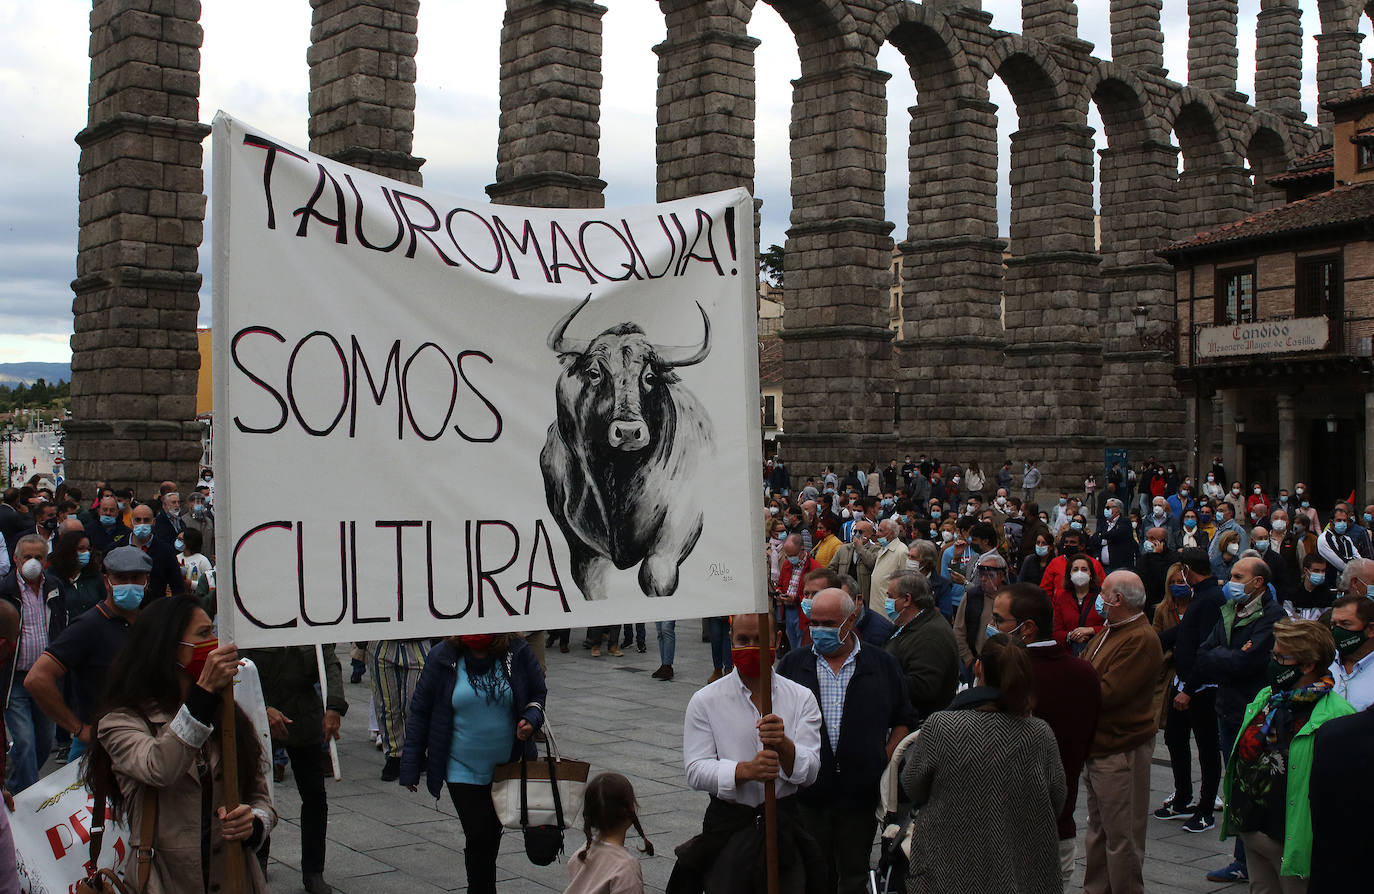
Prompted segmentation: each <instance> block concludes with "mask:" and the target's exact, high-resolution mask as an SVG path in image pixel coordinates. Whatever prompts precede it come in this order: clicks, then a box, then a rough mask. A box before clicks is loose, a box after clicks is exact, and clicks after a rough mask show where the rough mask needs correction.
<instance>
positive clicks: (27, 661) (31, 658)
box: [14, 574, 48, 671]
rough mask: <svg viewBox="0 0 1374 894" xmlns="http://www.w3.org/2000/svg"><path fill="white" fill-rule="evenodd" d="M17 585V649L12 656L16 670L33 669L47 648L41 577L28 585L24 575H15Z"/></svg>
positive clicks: (46, 623)
mask: <svg viewBox="0 0 1374 894" xmlns="http://www.w3.org/2000/svg"><path fill="white" fill-rule="evenodd" d="M15 579H16V581H17V583H18V584H19V601H20V606H19V648H18V650H17V651H16V653H15V656H14V666H15V668H16V669H17V670H20V671H26V670H28V669H29V668H31V667H33V663H34V662H35V661H37V660H38V656H39V655H42V654H43V650H44V649H46V648H47V647H48V619H47V618H46V617H45V615H46V614H47V606H45V605H44V604H43V577H42V576H41V575H40V576H39V578H38V581H37V583H34V584H30V583H29V582H28V581H27V580H25V579H24V575H22V574H16V575H15Z"/></svg>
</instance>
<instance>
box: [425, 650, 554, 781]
mask: <svg viewBox="0 0 1374 894" xmlns="http://www.w3.org/2000/svg"><path fill="white" fill-rule="evenodd" d="M458 657H459V653H458V650H457V649H456V648H454V646H453V644H452V643H450V642H449V641H448V640H444V641H442V642H440V643H439V645H437V646H435V647H434V648H433V649H431V650H430V653H429V655H428V657H426V658H425V669H424V670H423V671H421V672H420V680H419V682H417V683H416V684H415V695H414V696H413V697H412V698H411V700H410V705H409V710H407V712H406V738H405V745H404V746H403V747H402V749H401V785H416V784H418V783H419V781H420V773H421V771H424V774H425V782H426V787H427V788H428V789H429V793H430V794H431V795H433V796H434V797H436V798H437V797H439V793H440V792H441V791H442V790H443V787H444V779H445V778H446V776H447V773H448V755H449V746H450V745H451V744H452V741H453V687H454V686H455V685H456V684H457V683H458ZM501 666H502V667H503V668H504V669H505V672H506V679H507V680H509V681H510V687H511V694H512V696H513V698H512V700H511V705H512V713H511V720H510V740H511V755H510V759H511V760H512V761H516V760H519V759H520V755H521V753H522V752H523V753H524V755H525V756H526V757H531V758H533V757H538V756H539V755H538V752H537V751H536V750H535V745H534V738H533V737H530V739H529V740H528V741H526V742H523V743H522V742H521V741H520V740H519V739H517V738H515V727H516V724H518V723H519V722H520V721H521V720H528V721H529V723H530V726H532V727H534V731H535V732H538V731H539V728H540V727H542V726H543V725H544V705H545V704H546V703H547V700H548V695H549V692H548V686H547V685H546V684H545V682H544V672H543V671H541V670H540V669H539V662H538V661H536V660H535V659H534V651H533V650H532V649H530V646H529V643H527V642H525V641H524V640H523V639H521V638H520V637H518V636H514V635H512V636H511V639H510V648H509V649H508V650H507V651H506V654H505V657H504V660H503V661H502V663H501Z"/></svg>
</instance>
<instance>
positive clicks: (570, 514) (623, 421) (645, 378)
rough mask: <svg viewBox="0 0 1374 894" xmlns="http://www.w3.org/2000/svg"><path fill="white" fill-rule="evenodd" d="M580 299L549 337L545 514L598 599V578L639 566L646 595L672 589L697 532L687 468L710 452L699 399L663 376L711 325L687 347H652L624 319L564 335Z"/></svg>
mask: <svg viewBox="0 0 1374 894" xmlns="http://www.w3.org/2000/svg"><path fill="white" fill-rule="evenodd" d="M589 301H591V296H590V295H588V296H587V297H586V298H585V299H583V301H582V302H581V303H580V304H578V305H577V307H575V308H573V309H572V311H571V312H570V313H568V315H567V316H565V317H563V319H561V320H559V321H558V323H557V325H555V326H554V327H553V329H552V330H551V331H550V332H549V340H548V345H549V349H550V350H551V351H553V352H555V353H556V354H558V357H559V361H560V362H561V363H562V364H563V372H562V374H561V375H560V376H559V377H558V385H557V389H556V398H557V405H558V415H557V419H556V420H555V421H554V423H553V424H552V425H550V426H549V436H548V440H547V441H546V442H545V444H544V450H543V452H542V453H540V455H539V465H540V469H541V471H542V472H543V475H544V495H545V498H546V499H547V500H548V504H549V511H550V512H552V513H553V517H554V519H555V521H557V522H558V526H559V527H560V528H561V529H562V530H563V536H564V537H565V538H566V539H567V542H568V550H569V552H570V554H571V558H572V574H573V579H574V580H575V581H576V582H577V586H578V588H579V589H581V590H582V595H583V596H584V597H585V598H587V599H604V598H606V595H607V592H606V582H607V575H609V574H610V573H611V572H612V568H615V569H619V570H621V571H624V570H626V569H628V568H631V567H633V566H635V565H639V587H640V589H641V590H642V591H643V592H644V594H645V595H646V596H671V595H672V594H673V593H674V592H675V591H676V590H677V586H678V566H679V565H681V564H682V562H683V561H684V560H685V559H686V558H687V556H689V555H690V554H691V552H692V548H693V547H694V546H696V542H697V538H698V537H700V536H701V519H702V502H701V501H702V498H703V491H702V489H701V488H700V487H698V486H697V481H696V479H697V473H698V470H699V469H700V467H701V464H702V460H703V457H704V456H705V455H709V454H710V452H711V426H710V422H709V421H708V420H707V418H706V414H705V412H704V411H703V409H702V407H701V404H699V403H698V402H697V399H696V398H695V397H694V396H693V395H692V394H691V392H689V391H688V390H687V389H686V388H684V387H683V386H682V384H681V382H680V381H679V378H678V375H677V373H676V372H675V371H674V370H676V369H678V368H680V367H684V366H692V365H693V364H697V363H700V362H701V361H703V360H705V359H706V357H707V355H708V354H710V352H711V320H710V318H709V317H708V316H707V315H706V311H705V310H704V309H702V307H701V304H700V303H698V304H697V310H699V311H700V312H701V321H702V325H703V326H704V328H705V333H704V335H703V336H702V339H701V343H700V345H698V346H695V347H687V348H675V347H664V346H661V345H655V344H653V343H651V342H650V341H649V340H648V338H647V337H646V336H645V334H644V330H643V329H641V328H640V327H639V326H637V325H636V324H634V323H619V324H617V325H615V326H612V327H610V328H608V329H606V330H604V331H603V332H602V333H601V334H600V335H597V336H596V337H595V338H591V339H578V338H574V337H571V336H569V335H568V327H569V326H570V325H571V324H572V322H573V319H574V318H575V317H576V316H577V315H578V313H579V312H581V310H582V309H583V308H584V307H586V306H587V302H589Z"/></svg>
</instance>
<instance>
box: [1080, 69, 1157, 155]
mask: <svg viewBox="0 0 1374 894" xmlns="http://www.w3.org/2000/svg"><path fill="white" fill-rule="evenodd" d="M1094 104H1095V105H1096V106H1097V108H1098V113H1099V114H1101V115H1102V124H1103V127H1104V128H1105V130H1106V135H1107V138H1108V140H1112V139H1122V140H1135V139H1141V140H1158V141H1160V142H1165V141H1167V140H1168V139H1169V128H1168V127H1167V126H1166V125H1165V124H1164V122H1163V121H1161V120H1160V117H1159V114H1158V112H1157V111H1156V109H1155V104H1154V101H1153V99H1151V97H1150V91H1149V90H1148V89H1147V88H1146V86H1145V82H1144V81H1142V80H1141V79H1140V76H1139V75H1137V74H1136V73H1135V72H1134V71H1133V70H1131V69H1130V68H1127V67H1125V66H1122V65H1118V64H1117V63H1115V62H1099V63H1098V64H1097V65H1095V66H1093V67H1092V68H1091V69H1090V70H1089V71H1088V77H1087V80H1085V81H1084V82H1083V89H1082V90H1080V91H1079V92H1078V94H1077V95H1076V96H1075V97H1074V105H1075V108H1076V109H1077V110H1078V111H1079V112H1081V113H1082V114H1083V115H1084V116H1086V115H1087V113H1088V107H1089V106H1090V105H1094Z"/></svg>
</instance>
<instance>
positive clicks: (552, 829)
mask: <svg viewBox="0 0 1374 894" xmlns="http://www.w3.org/2000/svg"><path fill="white" fill-rule="evenodd" d="M545 749H546V750H545V752H544V753H545V756H546V758H547V760H548V764H549V774H550V781H551V782H552V783H553V784H552V785H551V786H549V787H550V789H551V790H552V791H553V811H554V820H555V822H554V824H553V825H545V826H531V825H530V805H529V761H528V760H525V759H524V757H523V756H522V758H521V761H520V831H521V833H522V834H523V835H524V838H525V856H526V857H529V858H530V862H531V863H533V864H534V865H535V866H548V865H549V864H550V863H552V862H553V861H554V860H556V859H558V855H559V854H561V853H563V830H564V829H566V828H567V823H566V822H565V821H564V814H563V797H562V794H561V793H560V792H559V791H558V782H557V780H558V771H557V769H556V764H555V763H554V757H553V752H552V751H551V750H549V749H548V745H547V741H546V743H545Z"/></svg>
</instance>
